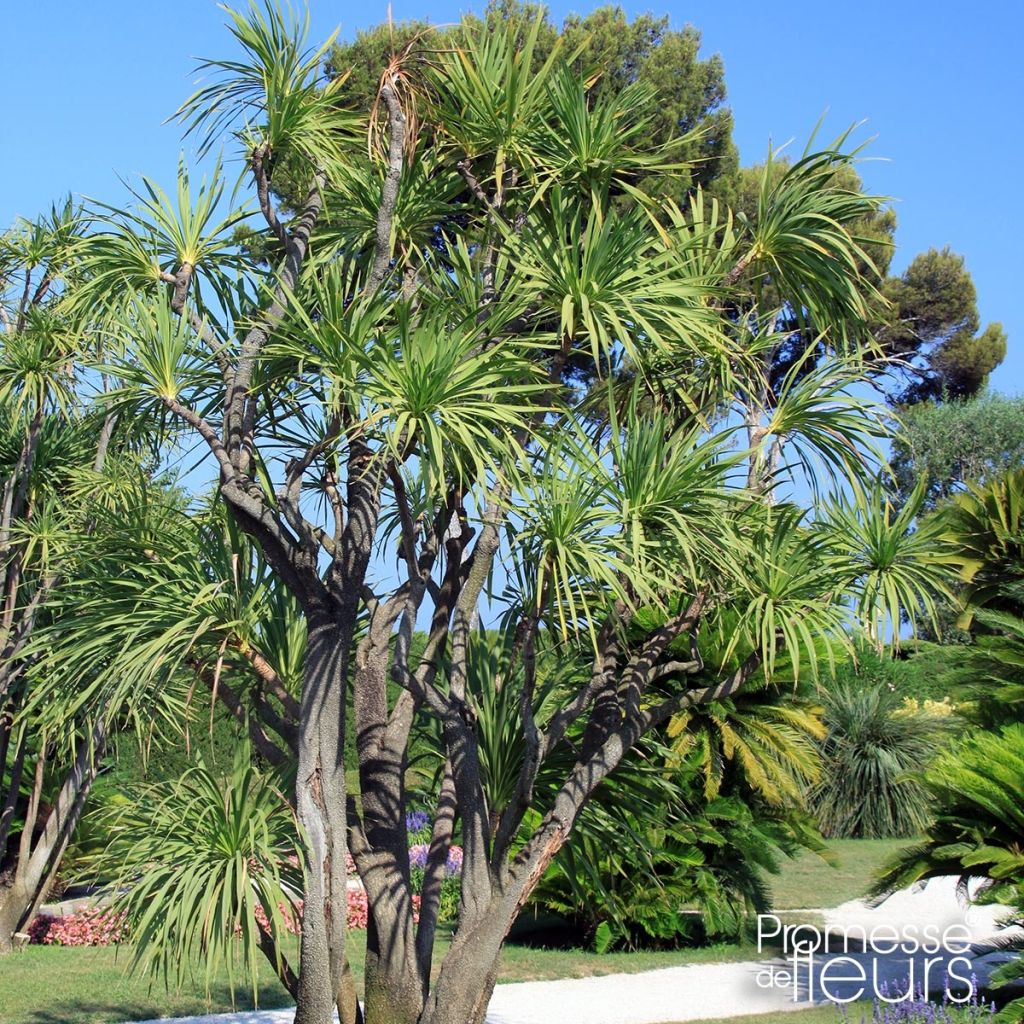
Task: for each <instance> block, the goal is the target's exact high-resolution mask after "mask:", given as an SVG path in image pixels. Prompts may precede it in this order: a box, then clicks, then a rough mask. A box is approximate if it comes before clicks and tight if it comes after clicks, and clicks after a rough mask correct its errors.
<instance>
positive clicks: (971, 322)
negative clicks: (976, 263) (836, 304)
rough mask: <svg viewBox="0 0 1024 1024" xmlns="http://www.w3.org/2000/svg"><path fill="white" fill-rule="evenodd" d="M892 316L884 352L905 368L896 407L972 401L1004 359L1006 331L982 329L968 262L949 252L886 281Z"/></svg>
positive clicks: (925, 257)
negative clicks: (927, 400) (943, 401)
mask: <svg viewBox="0 0 1024 1024" xmlns="http://www.w3.org/2000/svg"><path fill="white" fill-rule="evenodd" d="M884 292H885V296H886V298H887V299H888V300H889V302H890V303H891V311H890V315H889V316H888V317H887V318H886V323H885V325H884V326H883V327H882V328H881V330H880V331H879V341H880V342H881V345H882V347H883V350H884V351H885V352H886V353H887V354H889V355H892V356H894V357H895V358H897V359H899V360H901V361H902V363H904V364H906V369H905V370H904V372H903V376H904V379H905V381H906V385H905V387H904V388H903V390H902V391H900V392H898V393H896V394H895V395H894V396H893V397H894V401H895V402H896V403H897V404H898V405H912V404H914V403H916V402H921V401H925V400H926V399H933V400H942V399H945V398H970V397H972V396H974V395H976V394H978V393H979V392H981V391H984V389H985V385H986V383H987V381H988V376H989V374H990V373H991V372H992V371H993V370H994V369H995V368H996V367H997V366H998V365H999V364H1000V363H1001V362H1002V361H1003V359H1004V358H1005V357H1006V333H1005V332H1004V330H1003V327H1002V324H999V323H991V324H989V325H988V326H987V327H985V329H984V330H983V331H982V330H980V326H981V325H980V321H979V318H978V300H977V292H976V290H975V287H974V282H973V281H972V280H971V275H970V273H969V272H968V271H967V268H966V267H965V266H964V258H963V257H962V256H958V255H957V254H956V253H954V252H952V251H951V250H950V249H949V247H948V246H947V247H946V248H945V249H942V250H938V249H929V250H928V251H927V252H923V253H921V254H920V255H918V256H915V257H914V259H913V261H912V262H911V264H910V266H909V267H907V269H906V270H905V271H904V272H903V273H902V274H900V275H899V276H898V277H893V278H889V279H888V280H887V281H886V283H885V288H884Z"/></svg>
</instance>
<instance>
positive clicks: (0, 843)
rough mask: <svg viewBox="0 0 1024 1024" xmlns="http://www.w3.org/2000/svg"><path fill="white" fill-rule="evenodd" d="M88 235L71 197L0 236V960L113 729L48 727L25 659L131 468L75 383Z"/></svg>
mask: <svg viewBox="0 0 1024 1024" xmlns="http://www.w3.org/2000/svg"><path fill="white" fill-rule="evenodd" d="M83 228H84V224H83V221H82V218H81V216H80V214H79V212H78V211H76V209H75V208H74V207H73V206H72V204H71V203H70V202H67V203H64V204H61V205H59V206H55V207H54V208H53V209H52V210H51V211H50V213H49V214H48V215H46V216H44V217H41V218H39V219H38V220H37V221H35V222H22V223H19V224H18V225H16V226H15V227H14V228H12V229H11V230H10V231H8V232H7V233H6V234H5V235H3V236H0V481H2V499H0V500H2V509H0V608H2V611H0V953H4V952H7V951H9V950H10V949H11V947H12V944H13V942H14V939H15V936H16V935H17V934H18V932H19V931H20V930H23V929H24V927H25V925H26V924H27V923H28V921H29V920H30V919H31V917H32V916H33V914H34V913H35V911H36V910H37V909H38V907H39V905H40V904H41V903H42V901H43V900H44V899H45V897H46V894H47V892H48V890H49V888H50V886H51V884H52V882H53V880H54V878H55V876H56V874H57V871H58V868H59V866H60V861H61V857H62V856H63V854H64V851H65V849H66V848H67V845H68V843H69V841H70V839H71V836H72V833H73V831H74V829H75V827H76V825H77V823H78V821H79V818H80V816H81V814H82V809H83V807H84V804H85V800H86V798H87V797H88V794H89V791H90V789H91V787H92V784H93V782H94V781H95V778H96V773H97V771H98V770H99V767H100V762H101V758H102V755H103V749H104V745H105V743H106V739H107V735H108V731H109V726H110V723H111V720H112V718H111V714H109V713H108V712H110V710H111V709H109V708H106V709H104V712H103V713H100V714H98V715H88V716H85V717H83V716H80V715H78V714H76V713H75V712H74V711H71V712H69V713H68V714H62V715H58V716H55V717H54V718H49V719H47V720H44V719H43V717H41V716H40V708H39V706H38V704H37V702H36V697H37V692H36V688H35V683H36V680H35V678H34V676H33V671H32V664H33V660H34V659H33V657H32V656H31V655H30V654H29V652H30V650H31V645H32V641H33V635H34V633H35V631H36V629H37V627H39V626H40V624H41V623H42V624H46V623H47V622H48V619H49V607H50V602H51V600H52V598H53V596H54V594H55V593H57V592H58V591H59V590H60V589H61V588H62V587H63V586H65V585H66V583H67V580H68V574H69V573H73V572H74V562H75V559H74V544H73V543H71V544H69V543H67V540H68V537H69V536H70V535H71V534H72V533H77V534H79V535H85V534H88V533H90V532H92V531H93V530H94V529H95V528H96V527H97V525H98V522H97V518H96V517H97V515H98V514H100V512H101V506H105V507H106V508H108V509H109V507H110V505H111V503H112V502H113V503H117V501H118V490H119V488H120V487H121V486H122V485H123V483H124V476H123V472H124V470H125V468H126V466H127V464H128V463H131V464H132V466H133V467H134V468H138V463H136V462H135V460H134V458H133V457H132V456H131V455H130V446H126V444H125V441H124V439H123V438H117V437H115V428H116V416H114V415H113V414H109V413H108V412H106V411H105V410H104V408H103V406H102V403H101V402H98V403H97V402H92V403H91V402H89V401H88V400H87V399H86V398H85V396H84V395H83V393H82V391H81V389H80V386H79V385H80V374H81V371H82V366H83V364H84V363H85V362H86V361H94V359H93V353H91V352H90V351H89V350H90V346H92V345H94V344H95V343H96V339H95V338H94V337H92V336H91V335H88V334H86V335H84V336H83V335H82V334H80V333H79V332H77V331H76V330H75V329H73V326H72V322H71V320H70V319H69V316H68V314H67V311H66V308H65V300H66V298H67V296H68V286H69V281H73V277H74V264H75V253H76V248H77V245H78V243H79V241H80V239H81V234H82V231H83ZM112 453H113V454H112ZM111 456H112V457H111ZM111 461H113V462H114V464H115V465H114V472H111V465H110V463H111ZM119 470H120V474H121V476H120V484H119V482H118V476H119V473H118V471H119ZM108 525H109V524H108Z"/></svg>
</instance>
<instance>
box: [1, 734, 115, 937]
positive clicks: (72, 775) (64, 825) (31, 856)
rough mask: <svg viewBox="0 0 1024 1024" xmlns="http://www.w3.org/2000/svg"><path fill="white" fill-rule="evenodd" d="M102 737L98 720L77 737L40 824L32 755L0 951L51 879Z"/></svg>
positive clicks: (92, 775)
mask: <svg viewBox="0 0 1024 1024" xmlns="http://www.w3.org/2000/svg"><path fill="white" fill-rule="evenodd" d="M105 743H106V726H105V724H104V723H103V722H102V721H99V722H97V724H96V725H95V726H94V727H93V729H92V732H91V735H90V736H87V737H84V738H83V739H82V740H80V741H79V745H78V750H77V752H76V755H75V761H74V764H73V765H72V767H71V769H70V770H69V772H68V774H67V776H66V777H65V779H64V783H63V785H62V786H61V789H60V792H59V793H58V795H57V799H56V800H55V801H54V803H53V806H52V807H51V808H50V810H49V814H48V815H47V817H46V819H45V823H44V824H43V825H42V828H41V829H39V822H38V816H39V799H38V797H39V785H38V782H40V781H41V777H42V771H41V767H40V766H41V764H42V762H43V759H42V757H40V758H39V759H37V762H36V775H37V784H36V785H34V786H33V794H32V799H31V800H30V802H29V807H28V813H27V814H26V822H25V830H24V831H23V832H22V835H21V841H20V844H19V851H18V858H17V861H16V862H15V864H14V867H13V869H12V870H11V872H10V876H9V878H8V880H7V883H6V886H5V888H3V889H2V890H0V952H4V951H8V950H10V948H11V943H12V939H13V935H14V933H15V932H16V931H20V930H22V929H23V928H24V927H25V926H26V925H27V924H28V922H29V921H30V919H31V918H32V916H33V915H34V914H35V912H36V910H37V909H38V907H39V905H40V904H41V903H42V901H43V899H44V897H45V895H46V892H47V891H48V889H49V887H50V885H51V884H52V882H53V878H54V876H55V875H56V873H57V869H58V867H59V866H60V860H61V857H62V856H63V855H64V851H65V849H66V848H67V845H68V842H69V841H70V839H71V835H72V833H73V832H74V830H75V827H76V826H77V825H78V821H79V819H80V818H81V815H82V809H83V807H84V806H85V801H86V798H87V797H88V795H89V792H90V790H91V789H92V785H93V783H94V782H95V781H96V775H97V772H98V769H99V762H100V758H101V757H102V755H103V748H104V745H105Z"/></svg>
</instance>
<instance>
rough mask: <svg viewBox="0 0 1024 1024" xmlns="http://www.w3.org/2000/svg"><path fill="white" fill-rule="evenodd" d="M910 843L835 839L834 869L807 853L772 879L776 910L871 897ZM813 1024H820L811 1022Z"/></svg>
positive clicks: (830, 905) (816, 906) (832, 847)
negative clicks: (879, 878) (885, 868)
mask: <svg viewBox="0 0 1024 1024" xmlns="http://www.w3.org/2000/svg"><path fill="white" fill-rule="evenodd" d="M909 842H911V840H908V839H834V840H832V841H831V842H830V843H829V850H830V851H831V853H832V855H833V856H834V858H835V866H834V867H833V866H832V865H831V864H829V863H828V862H827V861H825V860H823V859H822V858H821V857H820V856H819V855H818V854H815V853H808V852H804V853H802V854H800V856H798V857H797V858H795V859H794V860H788V861H786V862H785V864H783V865H782V871H781V873H780V874H778V875H775V876H774V877H772V878H770V879H769V885H770V886H771V889H772V895H773V897H774V903H775V909H776V910H798V909H816V908H824V907H838V906H839V904H840V903H846V902H847V900H854V899H857V898H858V897H860V896H863V895H865V894H866V893H867V891H868V889H869V888H870V886H871V882H872V880H873V878H874V876H875V875H876V874H877V873H878V871H879V869H880V868H881V867H882V865H884V864H885V863H886V861H888V860H889V858H891V857H892V856H893V855H894V854H895V853H896V852H897V851H899V850H901V849H903V847H905V846H906V845H907V844H908V843H909ZM809 1024H816V1022H814V1021H811V1022H809Z"/></svg>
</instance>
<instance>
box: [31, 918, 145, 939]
mask: <svg viewBox="0 0 1024 1024" xmlns="http://www.w3.org/2000/svg"><path fill="white" fill-rule="evenodd" d="M28 936H29V942H30V943H32V944H33V945H36V946H113V945H116V944H117V943H119V942H123V941H125V939H126V938H127V937H128V924H127V920H126V915H125V914H124V913H123V912H118V911H114V910H83V911H81V912H80V913H77V914H66V915H64V916H63V917H56V916H54V915H52V914H39V915H38V916H37V917H35V918H34V919H33V921H32V923H31V924H30V925H29V926H28Z"/></svg>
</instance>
